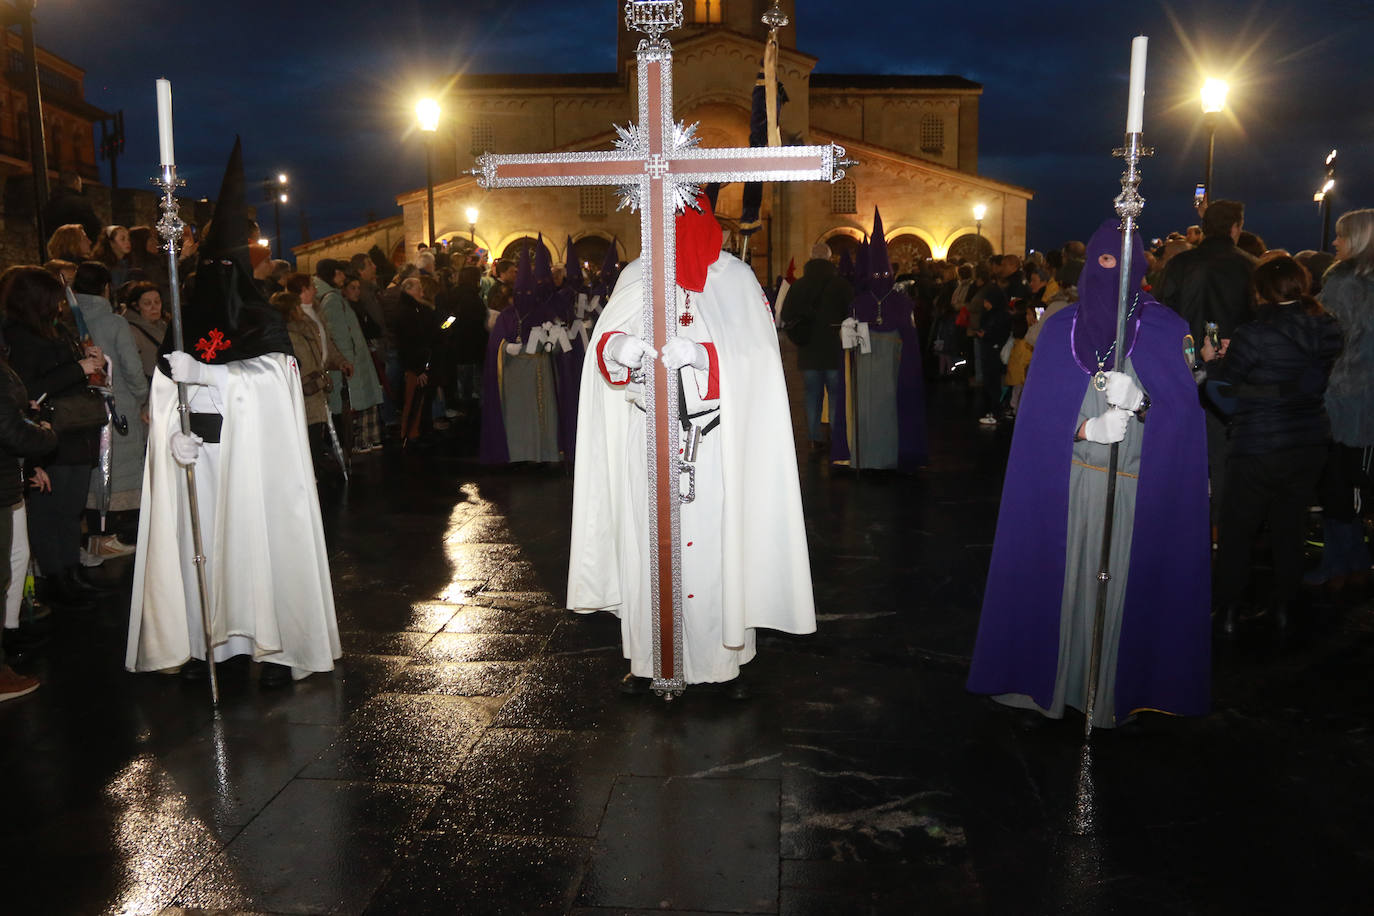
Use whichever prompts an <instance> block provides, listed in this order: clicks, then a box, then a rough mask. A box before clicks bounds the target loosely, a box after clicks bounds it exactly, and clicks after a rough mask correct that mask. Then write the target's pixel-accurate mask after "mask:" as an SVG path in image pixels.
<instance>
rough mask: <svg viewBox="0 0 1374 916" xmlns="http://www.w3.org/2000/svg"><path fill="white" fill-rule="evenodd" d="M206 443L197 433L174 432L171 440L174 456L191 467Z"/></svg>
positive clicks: (184, 465)
mask: <svg viewBox="0 0 1374 916" xmlns="http://www.w3.org/2000/svg"><path fill="white" fill-rule="evenodd" d="M182 355H183V356H185V355H186V354H184V353H183V354H182ZM204 444H205V440H204V439H202V438H201V437H200V436H197V435H196V434H195V433H183V432H180V431H178V432H174V433H172V441H171V446H172V457H173V458H175V459H176V462H177V464H179V465H181V466H182V467H190V466H191V465H193V464H195V463H196V459H197V458H199V457H200V447H201V446H202V445H204Z"/></svg>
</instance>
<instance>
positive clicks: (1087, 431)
mask: <svg viewBox="0 0 1374 916" xmlns="http://www.w3.org/2000/svg"><path fill="white" fill-rule="evenodd" d="M1131 416H1132V414H1131V412H1130V411H1129V410H1123V409H1122V408H1120V407H1108V408H1107V412H1106V413H1104V414H1102V416H1100V417H1092V418H1090V419H1089V420H1088V421H1087V422H1086V423H1084V424H1083V438H1084V439H1086V440H1088V441H1089V442H1096V443H1098V444H1099V445H1112V444H1114V443H1117V442H1120V441H1121V440H1122V439H1125V438H1126V426H1127V424H1129V423H1130V422H1131Z"/></svg>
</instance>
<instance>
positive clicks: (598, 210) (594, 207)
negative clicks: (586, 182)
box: [577, 185, 606, 217]
mask: <svg viewBox="0 0 1374 916" xmlns="http://www.w3.org/2000/svg"><path fill="white" fill-rule="evenodd" d="M577 215H578V216H581V217H588V216H605V215H606V189H605V188H604V187H601V186H596V185H593V186H591V187H585V188H579V189H578V200H577Z"/></svg>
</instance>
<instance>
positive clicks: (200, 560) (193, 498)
mask: <svg viewBox="0 0 1374 916" xmlns="http://www.w3.org/2000/svg"><path fill="white" fill-rule="evenodd" d="M157 139H158V151H159V153H160V154H161V159H162V174H161V176H160V177H158V178H154V179H153V183H154V184H156V185H157V186H158V187H160V188H161V189H162V219H160V220H158V223H157V232H158V235H160V236H161V237H162V243H163V245H164V247H165V248H166V249H167V283H168V286H170V287H171V295H172V342H173V347H174V348H175V349H176V350H178V351H183V350H185V349H186V347H185V339H184V337H183V335H182V325H181V278H180V276H179V275H178V274H179V271H178V269H177V259H178V258H179V257H180V253H181V237H182V234H183V232H184V231H185V228H186V225H185V224H184V223H183V222H182V221H181V213H180V207H179V206H178V204H177V200H176V189H177V188H178V187H180V186H181V185H182V184H183V182H181V181H178V180H177V167H176V159H175V156H174V151H173V140H172V84H171V82H169V81H168V80H165V79H160V80H158V81H157ZM188 401H189V398H188V397H187V394H186V383H185V382H177V414H178V415H179V416H180V418H181V431H182V433H183V434H185V435H188V436H189V435H190V434H191V408H190V405H189V403H188ZM186 499H187V502H188V503H189V504H190V510H191V548H192V550H193V551H194V555H193V557H192V560H193V561H194V564H195V567H196V589H197V593H198V595H199V597H200V625H201V632H202V635H203V636H204V638H205V664H206V667H207V668H208V670H209V672H210V702H211V703H212V704H214V705H215V706H218V705H219V678H218V676H217V674H216V672H215V648H214V643H213V641H212V640H211V636H210V634H211V627H210V597H209V589H208V588H207V587H206V584H205V546H204V540H203V539H202V538H201V533H200V501H199V498H198V496H197V494H196V466H195V464H194V463H191V464H188V465H186Z"/></svg>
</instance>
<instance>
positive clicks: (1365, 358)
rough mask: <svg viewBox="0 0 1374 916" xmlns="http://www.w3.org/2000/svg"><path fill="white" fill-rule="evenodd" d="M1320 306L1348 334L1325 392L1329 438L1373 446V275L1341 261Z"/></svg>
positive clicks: (1328, 279)
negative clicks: (1334, 318)
mask: <svg viewBox="0 0 1374 916" xmlns="http://www.w3.org/2000/svg"><path fill="white" fill-rule="evenodd" d="M1321 302H1322V306H1323V307H1324V308H1325V309H1326V310H1327V311H1328V312H1330V313H1331V314H1333V315H1335V316H1336V318H1337V320H1338V321H1340V323H1341V330H1342V331H1344V332H1345V349H1344V350H1342V351H1341V355H1340V356H1339V357H1337V358H1336V365H1335V366H1333V367H1332V368H1331V380H1330V382H1329V383H1328V384H1327V388H1326V412H1327V414H1328V415H1329V416H1330V417H1331V438H1332V439H1335V440H1336V441H1337V442H1339V443H1341V444H1342V445H1353V446H1358V447H1361V448H1363V447H1365V446H1371V445H1374V276H1365V277H1361V276H1359V275H1357V274H1356V273H1355V268H1354V266H1353V265H1351V264H1350V263H1349V262H1338V263H1337V264H1336V265H1335V266H1333V267H1332V268H1331V269H1330V270H1328V271H1327V272H1326V277H1325V279H1323V281H1322V294H1321Z"/></svg>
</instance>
